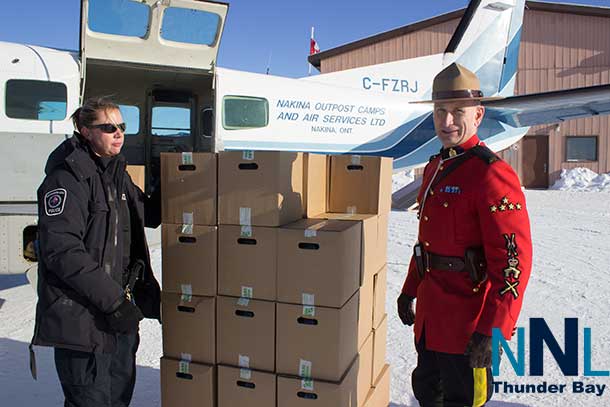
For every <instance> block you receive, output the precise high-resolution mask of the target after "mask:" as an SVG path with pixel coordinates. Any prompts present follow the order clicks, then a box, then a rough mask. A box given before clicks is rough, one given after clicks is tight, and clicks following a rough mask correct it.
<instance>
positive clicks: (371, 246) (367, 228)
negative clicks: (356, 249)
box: [315, 212, 389, 283]
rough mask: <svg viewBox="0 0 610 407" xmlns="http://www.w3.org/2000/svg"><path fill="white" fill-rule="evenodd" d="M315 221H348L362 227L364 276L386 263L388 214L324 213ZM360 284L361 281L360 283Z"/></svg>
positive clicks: (362, 276) (376, 270)
mask: <svg viewBox="0 0 610 407" xmlns="http://www.w3.org/2000/svg"><path fill="white" fill-rule="evenodd" d="M315 218H317V219H335V220H350V221H355V222H359V223H360V224H361V226H362V240H361V241H362V246H361V250H360V253H361V260H360V262H361V265H362V275H361V279H362V280H364V278H365V275H371V276H372V275H373V274H375V273H377V272H378V271H379V269H381V268H382V267H383V266H384V265H385V264H386V262H387V257H388V218H389V215H388V214H383V215H361V214H349V213H330V212H325V213H321V214H318V215H316V216H315ZM361 283H362V281H361Z"/></svg>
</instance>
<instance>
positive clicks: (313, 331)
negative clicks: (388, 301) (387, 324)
mask: <svg viewBox="0 0 610 407" xmlns="http://www.w3.org/2000/svg"><path fill="white" fill-rule="evenodd" d="M361 294H362V295H361ZM371 301H372V298H371V294H368V290H366V291H364V292H361V291H359V292H357V293H356V294H354V296H353V297H352V298H351V299H350V300H349V301H348V302H347V303H346V304H345V305H344V306H343V307H342V308H339V309H337V308H326V307H309V306H300V305H293V304H282V303H278V304H277V334H276V342H277V344H276V371H277V373H279V374H285V375H294V376H299V375H301V369H302V367H303V366H308V365H309V366H310V370H311V375H312V376H313V377H314V378H316V379H320V380H328V381H339V380H340V379H341V377H342V376H343V374H344V373H345V371H346V370H347V368H348V367H349V366H350V364H351V363H352V361H353V360H354V357H356V355H357V353H358V349H359V345H360V344H362V343H363V342H361V340H360V338H363V337H364V338H365V339H366V338H367V337H368V335H369V334H370V333H371V329H372V327H371V321H372V318H371V316H370V314H368V315H367V316H364V315H362V313H366V312H367V311H363V310H364V309H368V310H370V304H369V305H367V302H368V303H370V302H371Z"/></svg>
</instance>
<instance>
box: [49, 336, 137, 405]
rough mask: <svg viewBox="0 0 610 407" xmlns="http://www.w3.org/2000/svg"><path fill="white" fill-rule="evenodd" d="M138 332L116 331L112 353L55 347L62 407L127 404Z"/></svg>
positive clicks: (130, 391)
mask: <svg viewBox="0 0 610 407" xmlns="http://www.w3.org/2000/svg"><path fill="white" fill-rule="evenodd" d="M139 342H140V337H139V335H138V334H126V335H123V334H119V335H118V337H117V348H116V351H115V352H114V353H89V352H80V351H74V350H70V349H62V348H55V368H56V369H57V375H58V376H59V381H60V382H61V387H62V389H63V392H64V396H65V403H64V406H65V407H127V406H129V403H130V402H131V397H132V395H133V389H134V386H135V383H136V351H137V350H138V345H139Z"/></svg>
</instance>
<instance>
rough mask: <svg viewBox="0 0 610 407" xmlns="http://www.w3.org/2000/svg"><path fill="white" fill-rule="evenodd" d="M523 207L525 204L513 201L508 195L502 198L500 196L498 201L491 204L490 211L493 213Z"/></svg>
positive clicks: (518, 209)
mask: <svg viewBox="0 0 610 407" xmlns="http://www.w3.org/2000/svg"><path fill="white" fill-rule="evenodd" d="M522 208H523V205H521V204H520V203H518V202H511V201H510V199H508V197H507V196H503V197H502V198H500V199H499V200H498V203H496V204H493V205H490V206H489V211H490V212H491V213H498V212H507V211H509V212H510V211H515V210H517V211H520V210H521V209H522Z"/></svg>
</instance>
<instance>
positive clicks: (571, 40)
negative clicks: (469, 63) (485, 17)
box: [320, 7, 610, 185]
mask: <svg viewBox="0 0 610 407" xmlns="http://www.w3.org/2000/svg"><path fill="white" fill-rule="evenodd" d="M533 8H534V7H532V8H530V9H527V10H526V12H525V16H524V24H523V32H522V37H521V48H520V53H519V70H518V74H517V82H516V88H515V93H516V94H526V93H537V92H545V91H551V90H559V89H570V88H577V87H582V86H593V85H601V84H608V83H610V17H605V16H593V15H578V14H568V13H563V12H550V11H543V10H539V9H533ZM458 23H459V19H458V18H456V19H453V20H449V21H445V22H442V23H439V24H436V25H433V26H430V27H427V28H424V29H421V30H419V31H415V32H411V33H408V34H404V35H401V36H398V37H394V38H391V39H385V40H383V41H380V42H378V43H375V44H371V45H366V46H363V47H361V48H358V49H355V50H352V51H347V52H345V53H342V54H339V55H335V56H331V57H329V58H324V59H322V60H321V65H320V67H321V72H323V73H326V72H333V71H337V70H344V69H349V68H355V67H360V66H366V65H372V64H378V63H383V62H390V61H395V60H399V59H406V58H414V57H418V56H424V55H431V54H437V53H441V52H443V51H444V49H445V47H446V45H447V43H448V42H449V40H450V39H451V35H452V34H453V32H454V30H455V28H456V27H457V25H458ZM528 134H529V135H548V136H549V157H548V161H549V165H548V168H549V183H550V185H552V184H553V183H554V182H555V181H556V180H557V179H558V178H559V174H560V172H561V169H562V168H575V167H587V168H589V169H591V170H593V171H595V172H598V173H601V172H609V171H610V160H609V157H610V116H602V117H597V118H588V119H578V120H570V121H567V122H565V123H562V124H561V126H559V129H558V126H556V125H550V126H536V127H533V128H532V129H530V131H529V133H528ZM590 135H596V136H598V160H597V161H595V162H566V160H565V154H566V152H565V143H566V141H565V140H566V136H590ZM521 151H522V150H521V143H518V144H517V145H516V146H513V147H512V148H510V149H508V150H506V151H504V152H502V153H501V156H502V157H503V158H505V159H507V161H509V162H510V163H511V165H513V167H514V168H515V170H516V171H517V173H518V174H519V175H520V176H521V174H522V165H523V162H522V152H521Z"/></svg>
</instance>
